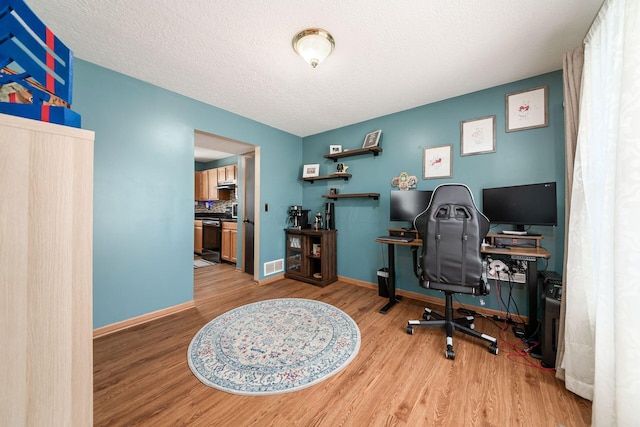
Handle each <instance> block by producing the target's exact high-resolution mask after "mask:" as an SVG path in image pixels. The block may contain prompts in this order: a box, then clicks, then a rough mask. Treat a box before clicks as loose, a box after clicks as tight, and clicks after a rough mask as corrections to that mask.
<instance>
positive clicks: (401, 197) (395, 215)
mask: <svg viewBox="0 0 640 427" xmlns="http://www.w3.org/2000/svg"><path fill="white" fill-rule="evenodd" d="M431 194H433V191H428V190H396V191H391V198H390V201H389V220H390V221H406V222H409V223H411V228H413V219H414V218H415V217H416V216H418V215H419V214H420V213H422V212H423V211H424V210H425V209H427V206H429V201H431Z"/></svg>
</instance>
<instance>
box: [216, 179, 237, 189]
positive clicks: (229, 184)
mask: <svg viewBox="0 0 640 427" xmlns="http://www.w3.org/2000/svg"><path fill="white" fill-rule="evenodd" d="M235 188H236V182H235V181H223V182H219V183H218V190H235Z"/></svg>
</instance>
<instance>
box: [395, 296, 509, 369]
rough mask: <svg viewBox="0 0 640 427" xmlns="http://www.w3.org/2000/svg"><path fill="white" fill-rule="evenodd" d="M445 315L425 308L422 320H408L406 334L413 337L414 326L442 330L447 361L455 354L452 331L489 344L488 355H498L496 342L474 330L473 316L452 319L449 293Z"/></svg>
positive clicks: (451, 304) (451, 303)
mask: <svg viewBox="0 0 640 427" xmlns="http://www.w3.org/2000/svg"><path fill="white" fill-rule="evenodd" d="M445 298H446V303H445V315H444V316H442V315H441V314H439V313H436V312H435V311H432V310H431V309H429V308H425V309H424V310H425V311H424V313H423V314H422V318H423V319H424V320H409V321H408V322H407V333H408V334H410V335H413V328H414V327H416V326H425V327H431V328H438V327H440V328H444V329H445V331H446V333H447V349H446V353H445V355H446V357H447V359H452V360H453V359H455V358H456V354H455V352H454V351H453V331H458V332H462V333H464V334H467V335H470V336H472V337H475V338H479V339H481V340H484V341H487V342H489V343H490V344H489V353H491V354H498V341H497V340H496V339H495V338H494V337H491V336H489V335H485V334H482V333H480V332H477V331H475V330H474V328H475V324H474V321H473V316H466V317H459V318H454V317H453V296H452V294H450V293H446V295H445ZM431 317H435V318H436V319H435V320H430V318H431Z"/></svg>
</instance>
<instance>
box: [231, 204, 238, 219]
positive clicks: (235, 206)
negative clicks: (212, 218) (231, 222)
mask: <svg viewBox="0 0 640 427" xmlns="http://www.w3.org/2000/svg"><path fill="white" fill-rule="evenodd" d="M231 218H233V219H236V218H238V204H237V203H231Z"/></svg>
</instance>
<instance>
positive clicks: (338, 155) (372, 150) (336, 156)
mask: <svg viewBox="0 0 640 427" xmlns="http://www.w3.org/2000/svg"><path fill="white" fill-rule="evenodd" d="M367 153H371V154H373V155H374V156H377V155H378V154H379V153H382V148H380V147H367V148H358V149H355V150H348V151H343V152H341V153H334V154H325V155H324V158H325V159H332V160H333V161H334V162H337V161H338V159H341V158H343V157H351V156H358V155H360V154H367Z"/></svg>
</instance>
